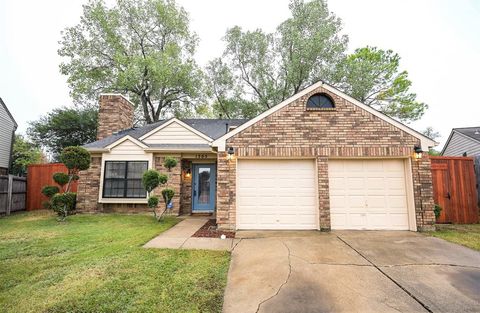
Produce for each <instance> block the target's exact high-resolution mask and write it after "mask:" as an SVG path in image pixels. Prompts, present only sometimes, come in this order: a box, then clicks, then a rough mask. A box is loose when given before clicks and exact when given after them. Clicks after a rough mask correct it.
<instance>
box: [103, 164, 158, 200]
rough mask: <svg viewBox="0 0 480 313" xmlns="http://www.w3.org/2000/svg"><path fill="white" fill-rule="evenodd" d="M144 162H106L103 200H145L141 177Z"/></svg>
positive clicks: (145, 166) (146, 165) (143, 170)
mask: <svg viewBox="0 0 480 313" xmlns="http://www.w3.org/2000/svg"><path fill="white" fill-rule="evenodd" d="M147 168H148V162H146V161H106V162H105V175H104V180H103V197H104V198H145V197H146V196H147V192H146V191H145V189H144V188H143V185H142V175H143V173H144V172H145V171H146V170H147Z"/></svg>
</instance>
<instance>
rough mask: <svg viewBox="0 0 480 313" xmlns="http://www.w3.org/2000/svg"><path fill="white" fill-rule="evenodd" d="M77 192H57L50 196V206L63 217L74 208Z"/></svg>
mask: <svg viewBox="0 0 480 313" xmlns="http://www.w3.org/2000/svg"><path fill="white" fill-rule="evenodd" d="M76 201H77V194H76V193H75V192H64V193H57V194H55V195H54V196H53V197H52V200H51V208H52V210H53V211H55V212H56V213H57V214H58V216H61V217H62V219H65V218H66V217H67V215H68V213H70V212H72V211H73V210H75V204H76Z"/></svg>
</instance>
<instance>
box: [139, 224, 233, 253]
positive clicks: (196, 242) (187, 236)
mask: <svg viewBox="0 0 480 313" xmlns="http://www.w3.org/2000/svg"><path fill="white" fill-rule="evenodd" d="M207 221H208V218H197V217H195V218H186V219H184V220H183V221H181V222H180V223H178V224H177V225H175V226H173V227H172V228H170V229H169V230H167V231H165V232H163V233H161V234H160V235H158V236H157V237H155V238H153V239H152V240H150V241H149V242H147V243H146V244H145V245H144V246H143V247H144V248H168V249H192V250H196V249H202V250H220V251H222V250H223V251H231V250H232V249H233V248H234V247H235V245H236V244H237V243H238V241H239V239H232V238H227V239H224V240H222V239H220V238H199V237H192V235H193V234H195V233H196V232H197V230H199V229H200V228H201V227H202V226H203V225H205V223H206V222H207Z"/></svg>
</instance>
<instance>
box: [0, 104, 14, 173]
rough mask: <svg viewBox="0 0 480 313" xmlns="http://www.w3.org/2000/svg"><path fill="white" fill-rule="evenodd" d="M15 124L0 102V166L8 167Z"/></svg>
mask: <svg viewBox="0 0 480 313" xmlns="http://www.w3.org/2000/svg"><path fill="white" fill-rule="evenodd" d="M14 129H15V124H14V122H13V121H12V119H11V118H10V116H9V115H8V113H7V111H6V110H5V108H4V107H3V105H2V104H0V167H3V168H8V167H9V163H10V150H11V147H12V132H13V130H14Z"/></svg>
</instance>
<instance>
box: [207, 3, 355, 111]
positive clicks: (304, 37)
mask: <svg viewBox="0 0 480 313" xmlns="http://www.w3.org/2000/svg"><path fill="white" fill-rule="evenodd" d="M290 10H291V12H292V17H291V18H289V19H287V20H286V21H284V22H283V23H281V24H280V25H279V26H278V28H277V30H276V32H275V33H273V34H268V33H265V32H263V31H262V30H259V29H258V30H255V31H243V30H242V29H241V28H240V27H238V26H235V27H233V28H230V29H228V30H227V33H226V35H225V37H224V41H225V44H226V48H225V51H224V53H223V56H222V59H221V60H220V59H215V60H213V61H211V62H210V63H209V65H208V67H207V77H208V78H207V85H208V87H209V91H210V93H209V95H210V96H212V95H213V96H214V97H213V99H214V103H215V105H214V110H215V111H217V112H218V113H219V114H224V115H226V116H229V117H253V116H255V115H257V114H258V113H260V112H261V111H264V110H265V109H268V108H270V107H272V106H274V105H276V104H277V103H279V102H281V101H282V100H285V99H286V98H288V97H290V96H291V95H293V94H295V93H296V92H298V91H299V90H301V89H303V88H305V87H306V86H308V85H309V84H311V83H312V82H314V81H316V80H318V79H319V78H323V79H326V78H329V77H331V76H332V73H333V70H334V68H335V65H336V64H337V63H338V62H339V60H340V59H341V58H342V57H343V56H344V51H345V49H346V44H347V37H346V36H343V35H341V34H340V31H341V21H340V19H339V18H337V17H336V16H335V15H334V14H332V13H331V12H330V11H329V10H328V7H327V4H326V2H324V1H322V0H314V1H311V2H308V3H305V2H303V1H301V0H293V1H291V3H290ZM228 90H230V91H228ZM219 91H221V92H219ZM239 106H240V108H239Z"/></svg>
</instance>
